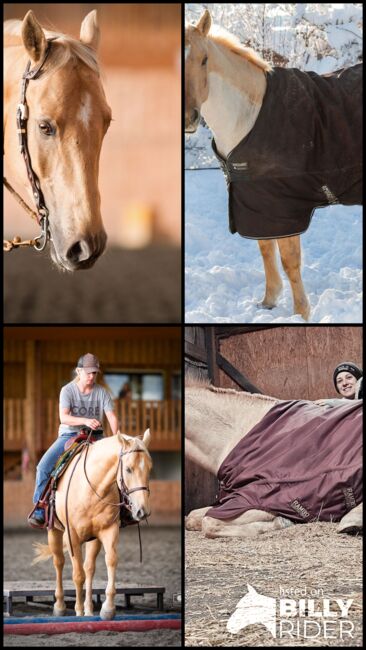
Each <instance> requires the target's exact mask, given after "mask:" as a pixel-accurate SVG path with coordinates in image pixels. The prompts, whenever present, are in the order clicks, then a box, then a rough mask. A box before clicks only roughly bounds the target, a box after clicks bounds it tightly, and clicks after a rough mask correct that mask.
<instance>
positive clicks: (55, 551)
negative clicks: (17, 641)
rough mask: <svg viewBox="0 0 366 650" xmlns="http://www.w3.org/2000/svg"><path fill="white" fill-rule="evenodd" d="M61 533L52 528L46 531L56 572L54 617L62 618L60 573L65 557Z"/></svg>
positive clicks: (62, 599) (62, 593) (62, 595)
mask: <svg viewBox="0 0 366 650" xmlns="http://www.w3.org/2000/svg"><path fill="white" fill-rule="evenodd" d="M63 536H64V534H63V531H62V530H57V529H56V528H53V529H52V530H49V531H48V546H49V547H50V550H51V551H52V556H53V566H54V567H55V570H56V591H55V598H56V602H55V604H54V606H53V615H54V616H63V615H64V614H65V612H66V605H65V601H64V589H63V586H62V571H63V568H64V564H65V555H64V551H63V548H62V546H63Z"/></svg>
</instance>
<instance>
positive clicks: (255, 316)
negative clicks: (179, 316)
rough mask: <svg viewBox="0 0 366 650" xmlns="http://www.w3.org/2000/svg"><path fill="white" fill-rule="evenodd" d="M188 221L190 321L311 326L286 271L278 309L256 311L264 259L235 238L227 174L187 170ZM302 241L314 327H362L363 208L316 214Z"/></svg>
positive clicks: (187, 305) (340, 208) (187, 299)
mask: <svg viewBox="0 0 366 650" xmlns="http://www.w3.org/2000/svg"><path fill="white" fill-rule="evenodd" d="M185 215H186V216H185V269H186V283H185V320H186V323H201V322H207V323H210V322H212V323H231V322H238V323H304V320H303V319H302V318H301V316H299V315H297V316H294V315H293V314H292V294H291V289H290V284H289V282H288V280H287V277H286V275H285V273H284V272H283V270H282V272H281V275H282V279H283V285H284V286H283V293H282V296H281V298H280V299H279V301H278V306H277V307H276V308H274V309H272V310H266V309H263V308H260V307H258V306H257V303H258V302H260V301H261V300H262V298H263V296H264V284H265V279H264V269H263V263H262V256H261V254H260V251H259V247H258V244H257V242H256V241H254V240H251V239H244V238H243V237H240V235H238V234H236V235H232V234H231V233H230V232H229V229H228V217H227V191H226V184H225V179H224V175H223V174H222V172H221V170H216V169H205V170H203V171H200V170H187V171H186V172H185ZM301 241H302V260H303V263H302V268H303V272H302V277H303V281H304V285H305V289H306V291H307V293H308V296H309V300H310V304H311V317H310V321H309V322H312V323H362V211H361V208H360V207H358V206H354V207H345V206H341V205H335V206H330V207H328V208H322V209H318V210H316V211H315V212H314V215H313V219H312V222H311V224H310V227H309V229H308V230H307V232H306V233H304V235H302V236H301ZM278 261H279V268H281V261H280V259H279V260H278Z"/></svg>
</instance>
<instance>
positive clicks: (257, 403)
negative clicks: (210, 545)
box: [185, 382, 362, 537]
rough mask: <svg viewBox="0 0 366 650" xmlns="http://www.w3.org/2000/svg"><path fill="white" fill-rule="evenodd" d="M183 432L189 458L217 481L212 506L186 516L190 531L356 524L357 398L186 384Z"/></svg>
mask: <svg viewBox="0 0 366 650" xmlns="http://www.w3.org/2000/svg"><path fill="white" fill-rule="evenodd" d="M289 416H292V419H291V418H290V417H289ZM185 431H186V443H185V449H186V454H187V457H188V458H189V459H190V460H192V461H193V462H194V463H196V464H198V465H199V466H201V467H203V468H204V469H206V470H208V471H209V472H211V473H212V474H217V475H218V478H219V480H220V488H221V489H220V495H219V501H218V503H217V504H215V506H214V507H204V508H200V509H198V510H193V511H192V512H191V513H190V514H189V515H188V517H187V518H186V528H187V529H188V530H202V531H203V532H204V534H205V536H206V537H251V536H255V535H258V534H260V533H264V532H267V531H271V530H277V529H281V528H284V527H287V526H291V525H293V523H297V522H302V523H306V522H312V521H340V524H339V528H338V531H339V532H352V533H354V532H358V531H359V530H360V529H361V527H362V454H361V444H362V400H358V399H357V400H352V401H351V400H339V405H337V406H334V407H329V406H327V405H325V406H321V405H318V404H315V403H313V402H308V401H300V400H296V401H284V400H278V399H276V398H274V397H268V396H264V395H258V394H254V395H253V394H250V393H246V392H238V391H235V390H231V389H221V388H214V387H213V386H210V385H208V384H207V383H204V382H201V383H192V384H190V383H188V385H187V386H186V390H185Z"/></svg>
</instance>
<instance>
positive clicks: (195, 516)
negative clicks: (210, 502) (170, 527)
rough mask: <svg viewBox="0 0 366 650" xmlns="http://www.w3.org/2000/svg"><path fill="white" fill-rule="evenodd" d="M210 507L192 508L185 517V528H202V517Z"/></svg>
mask: <svg viewBox="0 0 366 650" xmlns="http://www.w3.org/2000/svg"><path fill="white" fill-rule="evenodd" d="M210 507H211V506H206V508H197V510H192V511H191V512H190V513H189V515H187V517H186V518H185V528H186V530H202V520H203V517H204V516H205V514H206V512H207V510H209V509H210Z"/></svg>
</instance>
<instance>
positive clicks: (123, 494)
mask: <svg viewBox="0 0 366 650" xmlns="http://www.w3.org/2000/svg"><path fill="white" fill-rule="evenodd" d="M92 433H93V431H92V430H90V433H89V436H88V439H87V440H85V442H84V443H81V444H82V445H83V446H84V448H85V456H84V474H85V478H86V480H87V482H88V484H89V486H90V487H91V489H92V490H93V492H94V494H96V496H97V497H98V499H99V500H100V501H105V498H104V497H101V496H100V495H99V494H98V493H97V491H96V490H95V488H94V487H93V486H92V484H91V483H90V481H89V478H88V475H87V472H86V458H87V455H88V451H89V446H90V444H92V443H91V441H90V438H91V435H92ZM83 451H84V450H82V451H81V453H80V454H79V456H78V459H77V461H76V463H75V465H74V467H73V470H72V472H71V476H70V479H69V483H68V486H67V490H66V497H65V515H66V528H67V535H68V538H69V544H70V550H71V555H72V556H73V555H74V551H73V547H72V543H71V536H70V528H69V517H68V508H67V497H68V493H69V487H70V483H71V479H72V476H73V474H74V471H75V468H76V466H77V464H78V462H79V460H80V458H81V456H82V454H83ZM135 452H136V453H139V452H142V453H145V451H144V449H129V450H128V451H123V450H122V449H121V451H120V452H119V456H118V465H117V472H116V482H117V486H118V492H119V494H120V498H121V501H120V502H118V503H110V502H108V501H106V505H108V506H118V507H119V508H120V507H121V506H123V507H124V508H126V509H127V510H128V511H129V512H131V507H132V503H131V499H130V498H129V495H130V494H132V493H133V492H137V491H139V490H146V491H147V493H148V494H149V495H150V488H149V487H146V486H145V485H143V486H141V487H136V488H132V489H131V490H129V489H128V488H127V485H126V483H125V480H124V478H123V456H126V455H127V454H133V453H135ZM119 469H120V486H121V487H120V486H119V485H118V480H117V478H118V471H119ZM119 514H120V511H119V510H118V512H117V515H116V517H115V519H114V520H113V522H112V523H114V521H115V520H116V519H117V517H118V516H119ZM145 521H146V523H147V518H146V516H145ZM136 523H137V526H138V531H139V542H140V562H142V547H141V534H140V522H138V521H137V522H136Z"/></svg>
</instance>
